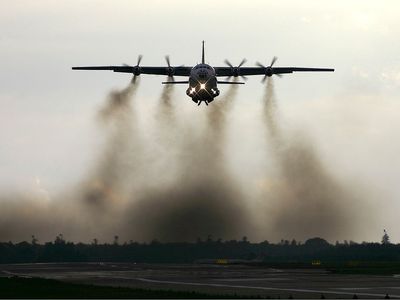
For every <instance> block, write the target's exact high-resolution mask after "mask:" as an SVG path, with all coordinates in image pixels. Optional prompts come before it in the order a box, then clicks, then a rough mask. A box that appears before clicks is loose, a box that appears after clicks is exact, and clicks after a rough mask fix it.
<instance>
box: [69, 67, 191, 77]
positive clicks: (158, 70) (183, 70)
mask: <svg viewBox="0 0 400 300" xmlns="http://www.w3.org/2000/svg"><path fill="white" fill-rule="evenodd" d="M191 69H192V67H140V66H139V67H138V66H93V67H92V66H90V67H72V70H108V71H113V72H120V73H131V74H135V75H139V74H150V75H165V76H189V75H190V70H191Z"/></svg>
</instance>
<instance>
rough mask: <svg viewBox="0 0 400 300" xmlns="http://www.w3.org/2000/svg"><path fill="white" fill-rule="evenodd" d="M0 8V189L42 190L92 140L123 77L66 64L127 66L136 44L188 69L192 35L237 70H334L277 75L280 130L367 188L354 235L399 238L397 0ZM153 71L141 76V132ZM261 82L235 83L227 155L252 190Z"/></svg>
mask: <svg viewBox="0 0 400 300" xmlns="http://www.w3.org/2000/svg"><path fill="white" fill-rule="evenodd" d="M0 8H1V9H0V28H1V31H0V66H1V72H0V106H1V109H0V139H1V146H0V191H7V192H9V191H14V190H23V191H25V192H26V193H31V192H32V191H37V189H39V190H40V191H45V193H46V195H48V197H49V198H52V197H51V195H54V194H57V193H59V192H60V191H62V190H65V189H68V188H69V187H70V186H73V185H74V184H77V183H78V182H80V181H81V180H82V178H83V177H84V176H85V175H86V174H87V172H88V168H90V166H91V165H92V164H93V163H94V160H95V158H96V154H97V153H98V150H97V149H98V148H99V147H101V143H102V139H101V136H100V135H99V132H98V128H97V126H96V122H95V116H96V112H97V110H98V108H99V107H100V106H101V105H102V103H103V101H104V99H105V95H106V94H107V93H108V92H109V91H110V90H111V89H112V88H122V87H124V86H125V85H126V84H127V82H128V81H129V80H130V75H128V74H118V73H112V72H107V71H103V72H101V71H98V72H75V71H72V70H71V67H72V66H79V65H119V64H122V63H128V64H135V63H136V59H137V56H138V55H139V54H143V55H144V58H143V60H142V65H164V64H165V61H164V55H166V54H169V55H170V56H171V61H172V63H173V64H176V65H181V64H185V65H187V66H188V65H194V64H195V63H197V62H199V61H200V59H201V41H202V40H203V39H204V40H205V41H206V61H207V62H208V63H210V64H212V65H216V66H222V65H223V60H224V59H225V58H228V59H229V60H230V61H231V62H232V63H234V64H237V63H239V62H240V60H241V59H242V58H243V57H246V58H247V59H248V63H247V64H246V65H248V66H250V65H254V63H255V62H256V61H260V62H262V63H264V64H268V63H269V62H270V60H271V59H272V57H273V56H274V55H276V56H278V57H279V59H278V61H277V64H276V65H277V66H306V67H333V68H335V69H336V71H335V73H320V74H318V73H309V74H307V73H303V74H301V73H297V74H292V75H287V76H284V77H283V78H282V79H279V78H277V79H276V80H275V84H276V87H275V89H276V94H277V98H278V101H279V113H280V115H281V116H282V118H283V120H284V124H285V126H286V127H288V128H290V129H291V130H293V131H294V132H295V130H296V129H299V128H301V130H302V132H304V133H305V134H306V135H307V136H308V137H309V138H310V139H311V140H312V141H313V144H314V147H315V148H316V149H317V151H318V153H319V156H320V157H321V158H322V159H323V161H324V164H325V165H327V167H328V168H329V169H330V170H331V172H332V173H334V174H335V176H336V177H337V178H338V179H339V180H340V181H342V182H344V183H345V184H350V185H353V184H354V185H357V186H358V187H359V189H360V193H367V194H369V195H373V197H371V199H369V200H366V203H365V207H366V208H368V209H373V210H375V211H376V214H379V216H380V218H379V219H378V220H379V221H377V222H376V224H375V225H374V226H373V227H372V229H368V232H365V234H364V235H363V236H361V237H360V239H370V240H377V239H379V237H380V236H381V235H382V230H383V228H386V229H388V232H389V234H390V235H391V237H392V239H393V240H394V241H399V240H400V231H398V229H396V228H398V227H399V225H400V224H399V221H398V212H399V210H400V203H399V201H398V200H399V197H400V185H399V179H400V158H399V155H398V153H400V139H399V128H400V118H399V117H400V102H399V101H400V99H399V95H400V93H399V90H400V56H399V53H400V39H399V38H398V37H399V36H400V20H399V16H398V12H399V11H400V4H399V2H398V1H365V0H364V1H320V0H319V1H317V0H314V1H312V0H308V1H246V2H244V1H196V2H194V1H193V2H189V1H152V0H149V1H5V0H2V1H0ZM163 80H164V78H163V77H162V76H161V77H160V76H159V77H157V76H142V80H141V86H140V89H139V91H138V95H139V96H138V97H139V99H140V101H139V102H140V103H138V110H139V112H140V114H139V115H140V124H141V128H142V129H143V131H144V132H148V131H150V130H151V118H149V117H148V116H149V115H150V114H152V111H153V110H154V107H155V106H156V105H157V99H158V97H159V94H160V92H161V89H162V86H161V84H160V83H161V81H163ZM260 80H261V77H256V76H254V77H251V78H249V80H248V81H247V82H246V85H244V86H241V87H240V91H239V97H238V99H237V102H236V103H235V107H234V109H233V112H232V116H233V118H232V120H231V123H230V125H229V129H230V130H229V140H228V143H229V149H230V150H229V151H228V152H227V154H226V155H227V157H228V160H229V161H230V167H231V170H232V172H233V174H235V176H236V177H237V178H239V179H241V182H243V183H244V184H248V183H249V182H250V183H251V184H253V183H254V184H256V185H257V184H258V187H259V188H260V189H263V188H264V185H265V184H266V183H265V182H266V181H268V180H270V178H269V179H268V176H266V175H265V174H263V170H264V169H265V168H268V166H269V165H270V164H271V162H269V161H268V160H265V159H263V158H262V156H263V154H262V153H261V152H262V151H261V150H259V151H256V152H254V151H253V150H254V149H260V147H263V146H265V145H264V144H263V142H262V141H260V140H259V139H258V138H257V134H255V133H254V132H257V131H258V130H259V127H260V125H261V123H260V122H259V121H258V119H257V118H258V117H259V115H260V109H261V104H260V99H261V96H262V93H263V90H264V88H263V86H262V85H261V84H260ZM224 88H225V87H221V88H220V89H221V93H222V95H223V93H224ZM185 89H186V87H184V86H179V87H177V88H176V89H175V101H176V102H178V103H179V113H180V114H182V115H184V116H186V119H185V120H188V121H189V120H190V118H191V116H193V115H195V114H197V113H199V111H204V110H206V109H207V108H206V107H205V106H204V107H197V106H196V105H195V104H193V103H192V102H191V101H190V99H189V98H188V97H186V95H185ZM52 201H56V200H53V199H52ZM349 206H352V203H349ZM363 209H364V207H360V210H363ZM365 222H366V223H368V220H365ZM369 228H371V227H369Z"/></svg>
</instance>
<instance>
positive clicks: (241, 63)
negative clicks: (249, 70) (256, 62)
mask: <svg viewBox="0 0 400 300" xmlns="http://www.w3.org/2000/svg"><path fill="white" fill-rule="evenodd" d="M246 61H247V59H245V58H243V59H242V61H241V62H240V64H239V65H238V68H240V67H241V66H242V65H243V64H244V63H245V62H246Z"/></svg>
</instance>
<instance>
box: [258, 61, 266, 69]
mask: <svg viewBox="0 0 400 300" xmlns="http://www.w3.org/2000/svg"><path fill="white" fill-rule="evenodd" d="M256 65H257V66H259V67H260V68H265V66H264V65H263V64H261V63H259V62H258V61H257V62H256Z"/></svg>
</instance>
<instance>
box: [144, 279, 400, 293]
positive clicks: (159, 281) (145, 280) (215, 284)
mask: <svg viewBox="0 0 400 300" xmlns="http://www.w3.org/2000/svg"><path fill="white" fill-rule="evenodd" d="M136 279H137V280H139V281H143V282H152V283H162V284H177V285H194V286H209V287H228V288H239V289H254V290H268V291H272V290H275V291H288V292H301V293H314V294H315V293H318V294H334V295H351V296H352V295H354V293H350V292H341V291H337V292H336V291H329V290H313V289H285V288H274V287H264V286H248V285H230V284H219V283H200V282H184V281H167V280H154V279H146V278H136ZM357 295H358V296H369V297H385V296H386V294H376V293H357ZM390 297H392V298H400V295H393V294H390Z"/></svg>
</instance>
